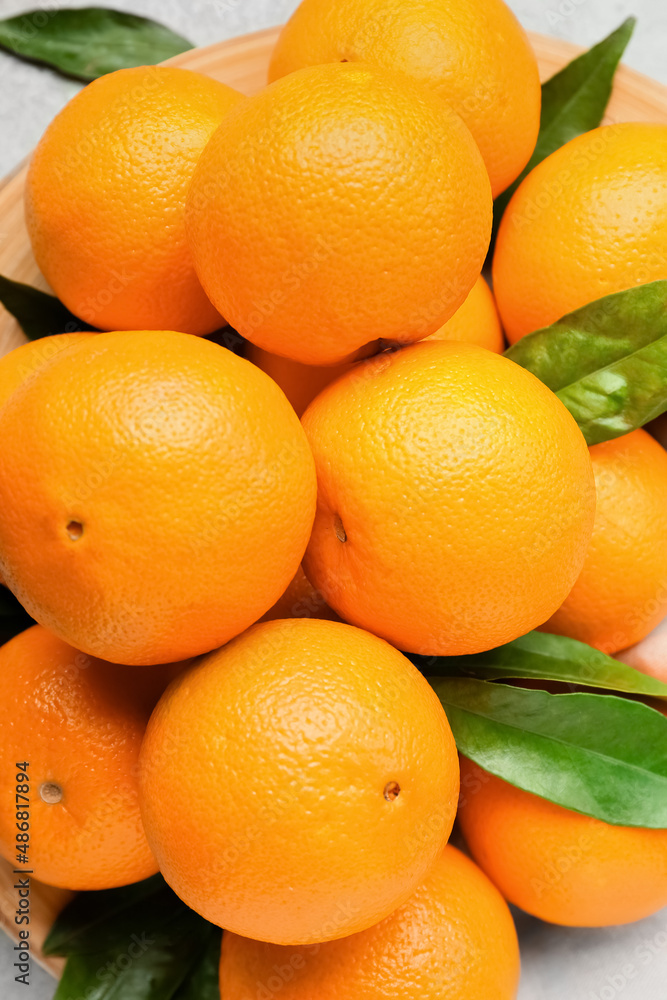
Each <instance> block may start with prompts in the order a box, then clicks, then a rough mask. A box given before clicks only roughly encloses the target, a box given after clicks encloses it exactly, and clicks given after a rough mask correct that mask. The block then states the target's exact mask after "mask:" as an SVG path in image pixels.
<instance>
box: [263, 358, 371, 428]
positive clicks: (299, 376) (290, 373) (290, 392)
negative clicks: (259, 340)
mask: <svg viewBox="0 0 667 1000" xmlns="http://www.w3.org/2000/svg"><path fill="white" fill-rule="evenodd" d="M247 358H248V361H252V363H253V364H254V365H257V367H258V368H261V369H262V371H263V372H266V374H267V375H270V376H271V378H272V379H273V381H274V382H277V383H278V385H279V386H280V388H281V389H282V390H283V392H284V393H285V395H286V396H287V398H288V399H289V401H290V403H291V404H292V406H293V407H294V410H295V412H296V414H297V415H298V416H299V417H300V416H301V415H302V414H303V412H304V411H305V410H306V408H307V407H308V405H309V403H312V401H313V400H314V399H315V396H317V394H318V393H319V392H321V391H322V389H324V387H325V386H326V385H329V383H330V382H333V380H334V379H336V378H338V376H339V375H343V374H344V373H345V372H348V371H349V370H350V368H352V367H353V365H352V364H351V363H350V362H346V363H345V364H342V365H330V366H326V367H324V366H319V365H302V364H301V362H300V361H290V359H289V358H281V357H280V355H279V354H270V353H269V352H268V351H263V350H262V348H261V347H255V345H254V344H249V346H248V353H247Z"/></svg>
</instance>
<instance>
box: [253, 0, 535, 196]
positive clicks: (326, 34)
mask: <svg viewBox="0 0 667 1000" xmlns="http://www.w3.org/2000/svg"><path fill="white" fill-rule="evenodd" d="M339 61H343V62H352V63H357V62H360V61H361V62H368V63H372V64H374V65H378V66H385V67H387V68H388V69H398V70H402V71H403V72H405V73H409V74H410V75H411V76H413V77H416V78H417V79H418V80H421V81H423V82H424V83H427V84H428V85H429V86H431V87H432V88H433V89H434V90H435V91H436V93H437V94H439V95H440V97H443V98H444V99H445V100H446V101H447V102H448V103H449V104H451V106H452V107H453V108H454V110H455V111H457V112H458V113H459V114H460V115H461V117H462V118H463V120H464V122H465V123H466V125H467V126H468V128H469V129H470V131H471V132H472V134H473V137H474V139H475V141H476V142H477V145H478V146H479V148H480V150H481V152H482V156H483V157H484V162H485V164H486V168H487V170H488V172H489V176H490V178H491V184H492V187H493V196H494V198H495V197H496V196H497V195H498V194H500V192H501V191H504V189H505V188H506V187H507V186H508V185H509V184H511V182H512V181H513V180H514V179H515V178H516V177H517V176H518V175H519V174H520V173H521V171H522V170H523V168H524V167H525V165H526V163H527V162H528V159H529V157H530V155H531V153H532V152H533V148H534V146H535V142H536V140H537V133H538V129H539V125H540V104H541V90H540V79H539V75H538V70H537V61H536V59H535V55H534V53H533V51H532V49H531V47H530V42H529V41H528V38H527V36H526V33H525V32H524V30H523V28H522V27H521V25H520V24H519V22H518V21H517V19H516V17H515V16H514V14H513V13H512V11H511V10H510V8H509V7H508V6H507V4H505V3H503V2H502V0H410V3H405V2H404V0H302V3H301V4H300V6H299V7H298V8H297V10H296V11H295V12H294V14H293V15H292V17H291V18H290V20H289V21H288V23H287V24H286V25H285V27H284V28H283V30H282V33H281V35H280V38H279V40H278V43H277V45H276V48H275V50H274V53H273V57H272V59H271V68H270V70H269V79H271V80H276V79H277V78H278V77H281V76H284V75H285V74H286V73H291V72H293V71H294V70H297V69H300V68H301V67H303V66H310V65H313V64H315V63H331V62H339Z"/></svg>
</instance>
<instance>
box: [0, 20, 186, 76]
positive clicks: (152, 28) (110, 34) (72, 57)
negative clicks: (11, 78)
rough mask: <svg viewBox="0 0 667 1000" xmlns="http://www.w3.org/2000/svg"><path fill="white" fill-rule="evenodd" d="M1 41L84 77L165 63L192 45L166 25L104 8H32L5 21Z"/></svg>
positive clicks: (17, 52) (27, 56)
mask: <svg viewBox="0 0 667 1000" xmlns="http://www.w3.org/2000/svg"><path fill="white" fill-rule="evenodd" d="M0 45H3V46H4V47H5V48H7V49H9V50H10V51H11V52H13V53H14V54H15V55H17V56H20V57H21V58H23V59H30V60H33V61H36V62H41V63H46V64H47V65H49V66H51V67H52V68H53V69H56V70H59V71H60V72H61V73H65V74H66V75H67V76H73V77H76V78H77V79H79V80H86V81H87V80H94V79H95V78H96V77H98V76H103V75H104V74H105V73H112V72H114V70H118V69H126V68H127V67H130V66H145V65H148V64H154V63H159V62H162V61H163V60H164V59H169V58H171V57H172V56H176V55H178V54H179V53H180V52H185V51H187V50H188V49H191V48H192V44H191V43H190V42H189V41H188V40H187V39H186V38H183V37H182V36H181V35H177V34H176V33H175V32H173V31H171V29H170V28H166V27H165V26H164V25H162V24H157V23H156V22H155V21H151V20H150V19H148V18H145V17H138V16H137V15H136V14H123V13H121V12H120V11H117V10H106V9H105V8H102V7H86V8H82V9H81V10H70V9H63V10H52V9H50V8H46V9H43V10H32V11H27V12H26V13H25V14H19V15H17V16H16V17H8V18H5V19H4V20H2V21H0Z"/></svg>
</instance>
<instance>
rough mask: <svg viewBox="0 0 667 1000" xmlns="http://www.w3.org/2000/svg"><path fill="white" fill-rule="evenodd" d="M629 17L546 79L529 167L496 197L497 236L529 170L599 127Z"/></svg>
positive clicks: (624, 43)
mask: <svg viewBox="0 0 667 1000" xmlns="http://www.w3.org/2000/svg"><path fill="white" fill-rule="evenodd" d="M636 23H637V22H636V18H634V17H629V18H627V20H625V21H624V22H623V24H622V25H621V26H620V27H619V28H617V29H616V31H612V33H611V35H608V36H607V38H605V39H603V40H602V41H601V42H598V44H597V45H594V46H593V48H592V49H589V50H588V52H584V53H583V54H582V55H580V56H578V58H577V59H574V60H573V61H572V62H571V63H569V64H568V65H567V66H565V67H564V68H563V69H562V70H560V72H559V73H556V74H555V76H552V77H551V79H550V80H547V81H546V82H545V83H543V84H542V112H541V116H540V132H539V136H538V139H537V145H536V146H535V150H534V152H533V155H532V156H531V158H530V160H529V161H528V163H527V165H526V167H525V168H524V170H523V171H522V172H521V174H519V176H518V177H517V179H516V180H515V181H514V183H513V184H511V185H510V187H509V188H507V190H506V191H503V193H502V194H501V195H499V196H498V197H497V198H496V201H495V204H494V207H493V228H494V237H495V233H496V232H497V229H498V225H499V223H500V220H501V218H502V215H503V212H504V211H505V209H506V208H507V205H508V203H509V200H510V198H511V197H512V195H513V194H514V192H515V190H516V189H517V187H518V186H519V184H520V183H521V181H522V180H523V179H524V177H526V175H527V174H529V173H530V171H531V170H532V169H533V167H536V166H537V164H538V163H541V162H542V160H545V159H546V158H547V156H550V155H551V153H553V152H554V151H555V150H556V149H560V147H561V146H564V145H565V143H566V142H569V141H570V139H574V138H575V137H576V136H578V135H581V134H582V133H583V132H589V131H590V130H591V129H593V128H597V127H598V125H599V124H600V123H601V121H602V119H603V118H604V113H605V111H606V109H607V104H608V103H609V98H610V96H611V90H612V86H613V82H614V74H615V73H616V69H617V67H618V64H619V62H620V59H621V56H622V55H623V53H624V52H625V49H626V47H627V44H628V42H629V41H630V38H631V37H632V32H633V31H634V28H635V24H636Z"/></svg>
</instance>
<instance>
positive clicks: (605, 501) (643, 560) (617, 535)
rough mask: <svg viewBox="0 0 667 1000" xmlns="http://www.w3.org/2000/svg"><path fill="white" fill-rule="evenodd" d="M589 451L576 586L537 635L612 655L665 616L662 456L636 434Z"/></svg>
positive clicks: (666, 497) (666, 502)
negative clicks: (590, 499) (591, 497)
mask: <svg viewBox="0 0 667 1000" xmlns="http://www.w3.org/2000/svg"><path fill="white" fill-rule="evenodd" d="M590 451H591V459H592V460H593V473H594V475H595V485H596V489H597V510H596V514H595V525H594V527H593V537H592V538H591V541H590V545H589V547H588V551H587V553H586V559H585V561H584V565H583V569H582V570H581V573H580V575H579V577H578V578H577V582H576V583H575V585H574V587H573V589H572V591H571V592H570V594H569V595H568V597H567V598H566V600H565V601H564V603H563V605H562V606H561V607H560V608H559V609H558V611H557V612H556V613H555V614H554V615H553V616H552V617H551V618H550V619H549V621H548V622H547V623H546V624H545V625H544V628H543V631H545V632H556V633H558V634H559V635H568V636H570V637H571V638H573V639H579V640H580V641H581V642H587V643H588V644H589V646H595V647H596V648H597V649H601V650H602V651H603V652H605V653H616V652H618V651H619V650H620V649H626V648H627V647H628V646H632V645H633V644H634V643H637V642H639V641H640V640H641V639H643V638H645V637H646V636H647V635H648V634H649V632H651V631H652V630H653V629H654V628H655V627H656V625H659V624H660V622H661V621H662V620H663V618H665V616H667V452H666V451H665V450H664V448H662V447H661V446H660V445H659V444H658V442H657V441H656V440H655V439H654V438H652V437H651V436H650V435H649V434H647V433H646V431H642V430H638V431H633V432H632V433H631V434H625V435H624V436H623V437H620V438H616V439H615V440H613V441H605V442H604V443H603V444H596V445H593V447H592V448H591V450H590Z"/></svg>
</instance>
